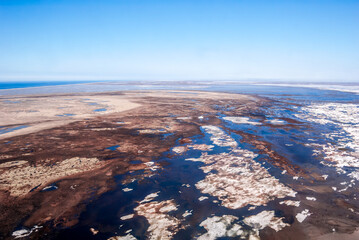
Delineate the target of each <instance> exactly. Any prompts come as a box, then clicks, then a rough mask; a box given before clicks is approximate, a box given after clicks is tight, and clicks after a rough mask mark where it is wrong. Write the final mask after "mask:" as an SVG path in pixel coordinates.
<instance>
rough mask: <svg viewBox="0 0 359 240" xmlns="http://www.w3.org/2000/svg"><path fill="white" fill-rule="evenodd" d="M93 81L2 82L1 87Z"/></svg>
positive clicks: (40, 85) (25, 86)
mask: <svg viewBox="0 0 359 240" xmlns="http://www.w3.org/2000/svg"><path fill="white" fill-rule="evenodd" d="M91 82H95V81H51V82H45V81H41V82H40V81H36V82H0V89H12V88H29V87H45V86H58V85H68V84H80V83H91Z"/></svg>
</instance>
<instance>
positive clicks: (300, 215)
mask: <svg viewBox="0 0 359 240" xmlns="http://www.w3.org/2000/svg"><path fill="white" fill-rule="evenodd" d="M310 215H312V213H310V212H309V210H308V209H305V210H303V211H302V212H300V213H297V215H295V217H296V218H297V220H298V222H300V223H301V222H303V221H304V220H305V219H306V218H307V217H309V216H310Z"/></svg>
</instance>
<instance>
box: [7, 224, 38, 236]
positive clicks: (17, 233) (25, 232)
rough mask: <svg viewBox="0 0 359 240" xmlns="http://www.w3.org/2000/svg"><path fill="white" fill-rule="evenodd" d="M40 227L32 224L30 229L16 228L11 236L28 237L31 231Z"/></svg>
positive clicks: (35, 230)
mask: <svg viewBox="0 0 359 240" xmlns="http://www.w3.org/2000/svg"><path fill="white" fill-rule="evenodd" d="M40 228H42V226H37V225H35V226H33V227H32V228H31V229H20V230H16V231H14V232H13V233H12V234H11V236H13V237H14V238H24V237H28V236H30V235H31V233H33V232H37V231H38V229H40Z"/></svg>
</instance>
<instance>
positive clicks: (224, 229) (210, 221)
mask: <svg viewBox="0 0 359 240" xmlns="http://www.w3.org/2000/svg"><path fill="white" fill-rule="evenodd" d="M236 220H238V218H237V217H235V216H231V215H223V216H214V217H210V218H207V219H206V220H204V221H203V222H201V224H200V226H201V227H204V228H205V229H206V230H207V233H205V234H203V235H201V236H199V237H198V238H197V239H198V240H214V239H217V238H219V237H237V236H241V235H242V234H243V233H244V232H243V230H242V226H241V225H239V224H233V222H234V221H236Z"/></svg>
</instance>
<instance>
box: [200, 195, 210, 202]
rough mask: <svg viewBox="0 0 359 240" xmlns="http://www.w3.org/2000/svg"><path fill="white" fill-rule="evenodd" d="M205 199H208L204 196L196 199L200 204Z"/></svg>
mask: <svg viewBox="0 0 359 240" xmlns="http://www.w3.org/2000/svg"><path fill="white" fill-rule="evenodd" d="M206 199H208V197H206V196H201V197H199V198H198V201H200V202H202V201H203V200H206Z"/></svg>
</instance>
